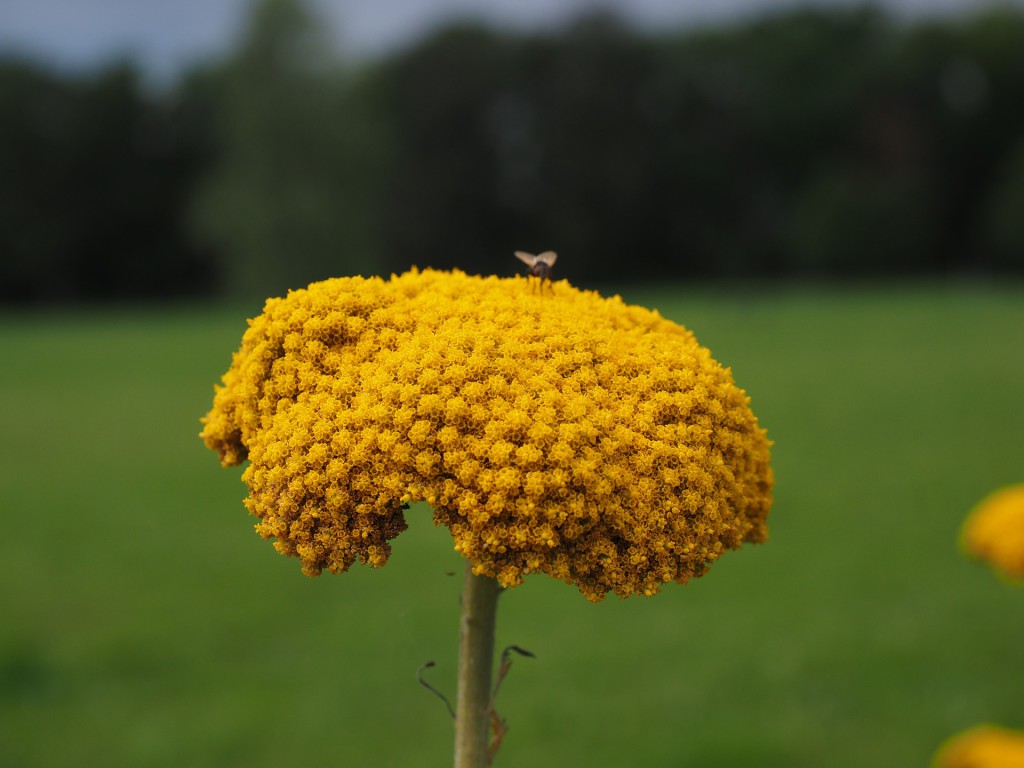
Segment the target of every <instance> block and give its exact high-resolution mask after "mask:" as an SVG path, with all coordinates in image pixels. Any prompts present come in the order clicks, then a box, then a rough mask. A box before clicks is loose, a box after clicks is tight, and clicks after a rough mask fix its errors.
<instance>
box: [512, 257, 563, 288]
mask: <svg viewBox="0 0 1024 768" xmlns="http://www.w3.org/2000/svg"><path fill="white" fill-rule="evenodd" d="M516 258H517V259H519V260H520V261H521V262H523V263H524V264H525V265H526V266H528V267H529V268H530V269H529V273H530V275H531V276H533V277H536V278H537V279H538V284H539V286H540V291H541V293H543V292H544V285H545V283H546V284H547V286H548V289H549V290H550V291H551V292H552V293H554V292H555V289H554V287H553V286H552V285H551V268H552V267H553V266H555V259H557V258H558V254H557V253H555V252H554V251H544V252H543V253H538V254H537V255H536V256H534V255H533V254H532V253H527V252H526V251H516Z"/></svg>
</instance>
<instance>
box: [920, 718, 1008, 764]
mask: <svg viewBox="0 0 1024 768" xmlns="http://www.w3.org/2000/svg"><path fill="white" fill-rule="evenodd" d="M933 766H934V768H1024V733H1021V732H1020V731H1010V730H1007V729H1005V728H997V727H995V726H991V725H983V726H979V727H977V728H972V729H971V730H969V731H966V732H965V733H962V734H959V735H958V736H955V737H953V738H952V739H951V740H950V741H949V742H947V743H946V744H945V745H944V746H943V747H942V749H940V750H939V753H938V755H936V757H935V761H934V763H933Z"/></svg>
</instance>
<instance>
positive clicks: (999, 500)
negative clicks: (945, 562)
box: [960, 484, 1024, 580]
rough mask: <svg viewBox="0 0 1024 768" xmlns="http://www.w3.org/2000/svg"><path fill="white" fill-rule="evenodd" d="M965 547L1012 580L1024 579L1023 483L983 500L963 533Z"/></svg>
mask: <svg viewBox="0 0 1024 768" xmlns="http://www.w3.org/2000/svg"><path fill="white" fill-rule="evenodd" d="M960 540H961V544H962V545H963V547H964V549H965V550H966V551H967V552H968V553H969V554H971V555H973V556H974V557H978V558H981V559H983V560H987V561H988V562H989V563H991V564H992V566H993V567H994V568H996V569H997V570H998V571H1000V572H1001V573H1002V574H1003V575H1005V576H1006V577H1008V578H1009V579H1011V580H1024V484H1020V485H1011V486H1009V487H1007V488H1003V489H1002V490H999V491H996V492H995V493H993V494H992V495H990V496H988V497H987V498H985V499H983V500H982V501H981V502H980V503H979V504H978V505H977V506H976V507H975V508H974V509H973V510H972V511H971V514H970V515H969V516H968V518H967V521H966V522H965V523H964V527H963V530H962V531H961V534H960Z"/></svg>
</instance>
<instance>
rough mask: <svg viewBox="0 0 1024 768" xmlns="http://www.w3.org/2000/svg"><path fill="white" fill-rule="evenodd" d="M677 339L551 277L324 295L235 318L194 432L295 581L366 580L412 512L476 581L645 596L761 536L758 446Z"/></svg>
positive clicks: (409, 279)
mask: <svg viewBox="0 0 1024 768" xmlns="http://www.w3.org/2000/svg"><path fill="white" fill-rule="evenodd" d="M748 402H749V399H748V398H747V396H746V395H745V393H744V392H743V391H742V390H741V389H738V388H737V387H736V386H735V385H734V383H733V381H732V376H731V374H730V372H729V371H728V370H727V369H724V368H722V367H721V366H720V365H719V364H718V363H716V362H715V361H714V360H713V359H712V358H711V355H710V353H709V352H708V350H707V349H705V348H704V347H701V346H700V345H699V344H698V343H697V342H696V340H695V339H694V337H693V335H692V334H691V333H690V332H689V331H687V330H686V329H684V328H682V327H680V326H679V325H676V324H675V323H672V322H670V321H668V320H665V319H664V318H662V317H661V316H659V315H658V313H657V312H653V311H650V310H647V309H644V308H642V307H636V306H629V305H627V304H625V303H623V302H622V301H621V299H619V298H618V297H615V298H611V299H607V298H603V297H601V296H600V295H598V294H597V293H594V292H586V291H581V290H578V289H576V288H573V287H572V286H570V285H568V284H567V283H566V282H565V281H562V282H559V283H555V284H554V286H553V291H549V290H545V291H544V292H539V291H531V289H530V287H529V283H528V281H527V279H525V278H521V277H516V278H496V277H490V278H481V277H472V276H468V275H466V274H463V273H461V272H442V271H434V270H426V271H422V272H421V271H417V270H413V271H410V272H406V273H404V274H402V275H398V276H392V277H391V279H390V280H383V279H380V278H371V279H363V278H358V277H352V278H337V279H332V280H326V281H324V282H319V283H314V284H312V285H310V286H309V287H308V288H307V289H304V290H299V291H292V292H290V293H289V294H288V296H287V297H286V298H276V299H270V300H269V301H268V302H267V304H266V307H265V308H264V311H263V314H261V315H260V316H259V317H257V318H255V319H253V320H250V321H249V329H248V330H247V331H246V333H245V336H244V338H243V339H242V347H241V349H240V350H239V351H238V352H236V353H235V355H234V359H233V362H232V365H231V368H230V370H229V371H228V372H227V373H226V374H225V375H224V377H223V385H222V386H218V387H217V393H216V397H215V400H214V405H213V410H212V411H211V412H210V413H209V414H208V415H207V416H206V417H205V418H204V419H203V422H204V424H205V428H204V429H203V432H202V437H203V438H204V440H205V441H206V444H207V445H208V446H209V447H210V448H212V449H214V450H216V451H217V452H218V453H219V455H220V458H221V461H222V463H223V464H224V465H233V464H238V463H240V462H242V461H243V460H244V459H246V458H248V459H249V461H250V465H249V466H248V467H247V469H246V470H245V473H244V474H243V479H244V480H245V482H246V483H247V484H248V486H249V489H250V495H249V498H248V499H246V505H247V506H248V508H249V510H250V511H251V512H252V513H253V514H254V515H256V517H258V518H259V520H260V522H259V523H258V525H257V526H256V528H257V530H258V531H259V533H260V534H261V535H263V536H264V537H266V538H274V539H276V542H275V547H277V549H278V550H280V551H281V552H283V553H285V554H288V555H297V556H298V557H299V558H301V560H302V569H303V571H304V572H305V573H306V574H309V575H316V574H319V573H320V572H321V571H322V570H323V569H325V568H326V569H327V570H329V571H331V572H334V573H340V572H342V571H345V570H346V569H348V568H349V566H351V565H352V564H353V563H354V562H355V561H356V560H357V559H358V560H361V561H362V562H365V563H369V564H371V565H373V566H380V565H383V564H384V563H385V562H386V561H387V559H388V556H389V554H390V546H389V543H388V542H389V540H390V539H392V538H394V537H395V536H397V535H398V534H399V533H400V532H401V531H402V530H404V528H405V527H406V523H405V517H404V508H403V506H404V503H405V502H411V501H419V500H425V501H427V502H428V503H429V504H430V505H431V506H432V507H433V509H434V519H435V523H437V524H439V525H440V524H444V525H446V526H447V527H448V528H449V529H450V531H451V534H452V537H453V539H454V542H455V549H456V550H457V551H458V552H460V553H461V554H462V555H463V556H464V557H465V558H466V559H468V560H469V561H470V562H471V563H472V564H473V567H474V571H475V572H476V573H478V574H486V575H489V576H493V577H495V578H497V579H498V580H499V581H500V582H501V583H502V584H503V585H505V586H515V585H517V584H519V583H521V582H522V580H523V577H524V576H525V575H527V574H530V573H534V572H539V573H546V574H548V575H550V576H553V577H555V578H558V579H562V580H564V581H566V582H568V583H570V584H574V585H576V586H577V587H578V588H579V589H580V591H581V592H582V593H583V594H584V595H585V596H586V597H588V598H589V599H591V600H600V599H601V598H603V597H604V596H605V595H606V594H607V593H608V592H615V593H616V594H619V595H622V596H626V595H632V594H647V595H650V594H654V593H655V592H657V591H658V589H659V588H660V586H661V585H662V584H664V583H665V582H670V581H677V582H686V581H687V580H688V579H690V578H692V577H695V576H700V575H701V574H703V573H704V572H705V571H706V570H707V568H708V566H709V565H710V564H711V562H712V561H714V560H715V559H717V558H718V557H719V555H721V554H722V553H723V552H724V551H726V550H729V549H734V548H737V547H739V546H740V545H741V544H742V543H743V542H757V541H762V540H764V538H765V536H766V528H765V518H766V516H767V515H768V510H769V508H770V506H771V491H772V472H771V468H770V466H769V442H768V440H767V439H766V437H765V434H764V431H763V430H762V429H761V428H760V427H759V426H758V423H757V419H756V418H755V417H754V415H753V413H752V412H751V410H750V408H749V405H748Z"/></svg>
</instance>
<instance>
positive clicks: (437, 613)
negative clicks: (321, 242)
mask: <svg viewBox="0 0 1024 768" xmlns="http://www.w3.org/2000/svg"><path fill="white" fill-rule="evenodd" d="M625 298H626V299H627V300H630V301H635V302H637V303H643V304H646V305H648V306H655V307H657V308H659V309H660V310H661V311H662V313H663V314H665V315H666V316H668V317H670V318H672V319H675V320H677V321H679V322H682V323H683V324H685V325H687V326H688V327H690V328H692V329H693V330H694V331H695V332H696V333H697V336H698V338H699V339H700V340H701V341H702V342H703V343H704V344H706V345H707V346H709V347H710V348H711V349H712V351H713V353H714V355H715V357H716V358H717V359H718V360H720V361H721V362H723V363H724V364H725V365H729V366H731V367H732V369H733V372H734V374H735V376H736V379H737V381H738V383H739V384H740V386H742V387H744V388H745V389H746V390H747V391H748V393H749V394H750V395H751V397H752V399H753V407H754V410H755V412H756V413H757V414H758V415H759V417H760V419H761V422H762V424H763V425H764V426H765V427H766V428H767V429H768V431H769V435H770V437H772V439H773V440H775V442H776V445H775V448H774V460H775V469H776V476H777V491H776V503H775V509H774V511H773V513H772V517H771V518H770V524H771V530H772V540H771V541H770V542H769V543H767V544H765V545H761V546H757V547H748V548H746V549H745V550H743V551H740V552H737V553H730V554H728V555H726V556H725V557H724V558H723V559H722V560H721V561H719V562H718V563H716V564H715V565H714V566H713V568H712V570H711V572H710V574H709V575H708V576H707V577H705V578H703V579H700V580H698V581H696V582H694V583H692V584H691V585H689V586H686V587H679V586H670V587H669V588H667V589H666V590H665V591H664V592H663V593H662V594H661V595H659V596H657V597H655V598H653V599H650V600H645V599H642V598H634V599H631V600H625V601H623V600H619V599H616V598H614V597H613V598H609V599H608V600H606V601H605V602H604V603H601V604H599V605H592V604H590V603H588V602H587V601H586V600H584V599H583V598H582V597H580V596H579V594H578V593H577V592H576V591H575V590H574V589H572V588H570V587H567V586H565V585H562V584H559V583H556V582H553V581H551V580H550V579H547V578H546V577H534V578H531V579H528V580H527V582H526V584H525V585H524V586H523V587H522V588H520V589H516V590H514V591H511V592H509V593H507V594H505V595H503V596H502V598H501V607H500V611H499V617H498V644H499V646H502V645H506V644H511V643H515V644H518V645H521V646H523V647H525V648H528V649H529V650H531V651H533V652H534V653H536V656H537V658H536V659H532V660H531V659H523V660H518V661H517V662H516V663H515V666H514V668H513V670H512V672H511V674H510V676H509V678H508V679H507V680H506V681H505V684H504V686H503V689H502V694H501V700H500V702H499V703H500V707H499V709H500V710H501V712H502V714H503V715H504V716H505V717H506V718H507V720H508V722H509V732H508V735H507V738H506V740H505V744H504V746H503V748H502V752H501V753H500V754H499V757H498V759H497V761H496V766H497V767H498V768H500V767H501V766H517V765H520V766H522V765H537V766H615V767H618V766H658V767H659V768H661V767H665V766H701V767H702V768H715V767H716V766H738V767H741V766H757V768H766V767H767V766H780V767H782V766H784V767H785V768H800V767H801V766H806V768H820V767H821V766H834V767H835V768H844V767H845V766H851V767H852V766H872V767H873V766H921V765H926V764H927V761H928V759H929V757H930V755H931V754H932V753H933V751H934V750H935V748H936V746H937V745H938V744H939V743H940V742H941V741H942V740H943V739H944V738H946V737H947V736H948V735H950V734H952V733H953V732H955V731H957V730H960V729H963V728H966V727H969V726H972V725H974V724H977V723H980V722H986V721H990V722H997V723H1002V724H1004V725H1008V726H1015V727H1024V685H1022V681H1021V670H1022V669H1024V590H1022V589H1020V588H1017V589H1014V588H1012V587H1010V586H1008V585H1006V584H1004V583H1002V582H1001V581H999V580H998V579H997V578H996V577H995V576H994V575H993V574H992V573H991V572H990V571H988V570H987V569H986V568H985V567H983V566H981V565H979V564H977V563H974V562H971V561H968V560H966V559H965V558H964V557H963V556H962V555H961V554H960V553H959V552H958V550H957V547H956V534H957V529H958V526H959V524H960V522H961V521H962V519H963V517H964V515H965V514H966V512H967V510H968V509H969V507H970V506H971V505H972V504H973V503H974V502H975V501H976V500H978V499H979V498H980V497H981V496H983V495H985V494H986V493H988V492H989V491H991V490H993V489H995V488H996V487H998V486H1000V485H1004V484H1008V483H1011V482H1020V481H1024V444H1022V435H1024V399H1022V395H1024V344H1022V342H1021V341H1020V334H1021V332H1022V331H1024V287H1021V286H1016V287H1013V286H1011V287H1002V288H996V287H992V286H989V287H979V286H936V285H918V284H907V285H904V286H901V287H898V288H862V289H845V290H839V289H825V288H817V289H810V288H803V289H797V288H786V289H761V290H744V291H741V292H731V291H729V290H727V289H726V288H722V287H718V288H714V289H712V290H701V289H699V288H695V287H686V288H680V289H679V290H675V291H673V290H669V289H661V290H654V289H651V290H647V291H641V290H634V291H632V292H628V293H627V295H626V297H625ZM252 309H253V310H255V309H258V308H252ZM244 313H245V310H234V311H228V310H219V309H204V308H182V309H177V310H175V309H159V310H156V309H154V310H144V311H128V310H123V311H117V312H115V311H105V312H87V313H59V314H49V315H24V316H20V315H13V314H6V315H3V316H0V361H2V364H0V520H2V521H3V536H2V538H0V608H2V615H0V766H2V767H3V768H21V767H22V766H26V767H27V766H33V767H34V766H80V765H102V766H110V767H111V768H114V767H117V766H132V768H136V767H139V766H168V767H170V766H174V767H175V768H177V766H182V765H188V766H237V765H245V766H275V768H277V767H279V766H292V765H360V766H362V765H368V766H445V765H450V763H451V760H450V755H451V737H452V732H451V724H450V721H449V720H448V716H447V713H446V712H445V709H444V706H443V705H442V704H441V703H440V702H439V701H437V700H436V699H435V698H434V697H432V696H431V695H430V694H429V693H428V692H427V691H425V690H424V689H423V688H421V687H420V686H419V685H418V684H417V682H416V677H415V674H416V669H417V667H418V666H419V665H420V664H422V663H423V662H425V661H427V660H430V659H432V660H435V661H436V662H437V666H436V667H435V668H434V669H432V670H430V672H429V673H428V674H429V679H430V680H431V681H432V682H433V683H434V684H435V685H436V686H437V687H439V688H441V689H442V690H445V691H448V692H449V693H450V692H452V691H453V689H454V670H455V645H456V640H457V629H458V628H457V621H458V591H459V587H460V582H461V580H460V578H459V576H452V575H450V574H451V573H452V572H454V571H461V564H460V561H459V559H458V556H457V555H456V554H454V553H453V552H452V551H451V543H450V538H449V537H448V534H447V532H446V531H445V530H441V529H435V528H434V527H433V526H432V524H431V522H430V516H429V511H428V510H426V509H425V508H414V509H413V510H412V513H411V521H410V522H411V527H410V530H409V531H407V532H406V533H405V534H403V535H402V536H401V537H400V538H399V539H398V540H397V541H396V543H395V548H394V555H393V557H392V560H391V562H390V564H389V565H388V566H387V567H386V568H384V569H381V570H377V571H373V570H370V569H368V568H365V567H360V566H356V567H355V568H354V569H353V570H352V571H351V572H350V573H348V574H345V575H343V576H329V575H325V576H323V577H322V578H320V579H315V580H310V579H307V578H305V577H304V576H302V575H301V574H300V573H299V568H298V562H297V561H295V560H289V559H286V558H283V557H281V556H279V555H278V554H277V553H276V552H274V550H273V549H272V548H271V546H270V544H269V543H268V542H265V541H263V540H261V539H260V538H259V537H258V536H257V535H256V534H255V533H254V532H253V531H252V523H253V520H252V519H251V518H250V517H248V515H247V512H246V510H245V508H244V507H243V506H242V503H241V499H242V498H243V496H244V495H245V489H244V486H243V485H242V484H241V483H240V482H239V476H240V470H238V469H234V470H223V469H221V468H220V467H219V465H218V463H217V461H216V457H215V456H214V455H213V454H212V453H210V452H209V451H207V450H206V449H205V448H204V447H203V445H202V443H201V441H200V440H199V439H198V437H197V433H198V431H199V428H200V425H199V417H200V416H201V415H202V414H203V413H205V412H206V410H207V409H208V408H209V405H210V402H211V400H212V386H213V383H214V382H215V381H216V380H217V379H218V378H219V376H220V374H221V373H222V372H223V370H224V369H225V368H226V367H227V365H228V363H229V361H230V353H231V352H232V351H233V350H234V349H235V348H236V347H237V345H238V342H239V340H240V338H241V334H242V331H243V330H244V326H245V324H244Z"/></svg>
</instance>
